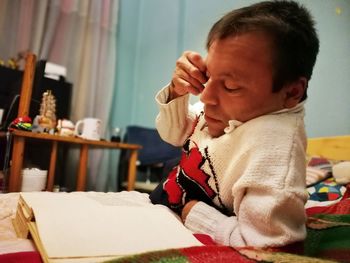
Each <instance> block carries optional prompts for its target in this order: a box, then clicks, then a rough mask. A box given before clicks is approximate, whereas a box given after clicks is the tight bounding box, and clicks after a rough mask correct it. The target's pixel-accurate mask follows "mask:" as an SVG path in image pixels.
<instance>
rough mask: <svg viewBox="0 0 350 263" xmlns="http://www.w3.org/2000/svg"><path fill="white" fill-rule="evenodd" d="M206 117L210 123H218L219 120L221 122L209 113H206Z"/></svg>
mask: <svg viewBox="0 0 350 263" xmlns="http://www.w3.org/2000/svg"><path fill="white" fill-rule="evenodd" d="M204 119H205V120H206V121H207V122H209V123H217V122H220V121H219V120H217V119H215V118H212V117H210V116H208V115H207V114H204Z"/></svg>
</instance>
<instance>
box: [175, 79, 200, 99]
mask: <svg viewBox="0 0 350 263" xmlns="http://www.w3.org/2000/svg"><path fill="white" fill-rule="evenodd" d="M172 83H173V85H174V87H176V88H175V91H176V92H177V93H178V94H185V93H191V94H193V95H199V94H200V93H201V92H202V90H203V87H196V86H193V85H192V84H191V83H189V82H188V81H187V80H185V79H182V78H174V79H173V81H172Z"/></svg>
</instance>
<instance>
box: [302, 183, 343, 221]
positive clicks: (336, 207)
mask: <svg viewBox="0 0 350 263" xmlns="http://www.w3.org/2000/svg"><path fill="white" fill-rule="evenodd" d="M346 188H347V189H346V191H345V193H344V195H343V198H342V199H341V200H340V201H339V202H337V203H335V204H333V205H329V206H315V207H310V208H307V209H306V214H307V215H308V216H312V215H315V214H333V215H347V214H350V184H348V185H347V186H346Z"/></svg>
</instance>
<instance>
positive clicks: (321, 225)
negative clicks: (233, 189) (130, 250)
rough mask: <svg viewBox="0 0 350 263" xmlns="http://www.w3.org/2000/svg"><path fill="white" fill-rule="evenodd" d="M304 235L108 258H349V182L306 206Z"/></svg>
mask: <svg viewBox="0 0 350 263" xmlns="http://www.w3.org/2000/svg"><path fill="white" fill-rule="evenodd" d="M306 212H307V215H308V221H307V238H306V239H305V241H304V242H300V243H296V244H292V245H289V246H286V247H283V248H268V249H260V248H253V247H244V248H233V247H229V246H217V245H207V246H200V247H190V248H183V249H170V250H163V251H153V252H148V253H143V254H138V255H133V256H128V257H123V258H118V259H115V260H111V261H108V262H110V263H111V262H115V263H129V262H133V263H135V262H140V263H141V262H142V263H146V262H152V263H163V262H176V263H183V262H192V263H203V262H213V263H214V262H215V263H218V262H223V263H225V262H235V263H236V262H238V263H239V262H293V263H294V262H305V263H306V262H320V263H321V262H350V184H349V185H347V187H346V191H345V193H344V195H343V196H342V198H341V200H339V201H338V202H336V203H333V204H332V205H328V206H315V207H311V208H308V209H307V211H306Z"/></svg>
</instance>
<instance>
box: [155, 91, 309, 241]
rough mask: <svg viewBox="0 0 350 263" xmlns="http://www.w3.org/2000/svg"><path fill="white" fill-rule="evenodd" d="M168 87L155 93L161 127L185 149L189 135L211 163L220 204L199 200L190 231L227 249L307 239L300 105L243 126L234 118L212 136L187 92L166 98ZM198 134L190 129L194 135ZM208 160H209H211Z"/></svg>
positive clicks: (166, 136)
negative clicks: (215, 136) (230, 213)
mask: <svg viewBox="0 0 350 263" xmlns="http://www.w3.org/2000/svg"><path fill="white" fill-rule="evenodd" d="M168 96H169V90H168V88H167V87H165V88H164V89H162V90H161V91H160V92H159V93H158V94H157V96H156V100H157V102H158V104H159V108H160V112H159V115H158V116H157V119H156V126H157V129H158V131H159V133H160V136H161V137H162V138H163V139H164V140H165V141H167V142H169V143H171V144H173V145H177V146H180V145H182V144H183V143H184V141H185V140H186V139H187V138H188V136H189V135H191V136H190V137H189V139H190V145H189V146H190V148H192V147H198V149H199V151H200V153H201V154H202V156H206V161H205V162H204V164H203V165H202V166H201V169H203V171H204V172H205V173H206V174H209V175H210V177H209V180H208V185H209V186H210V188H211V189H213V190H214V191H215V193H216V196H215V198H214V199H213V201H214V204H215V205H216V206H217V207H220V208H223V206H224V207H225V208H226V209H228V210H229V211H230V212H233V213H234V214H235V216H226V215H224V214H223V213H221V212H220V211H219V210H217V209H215V208H214V207H212V206H210V205H207V204H206V203H204V202H198V203H197V204H196V205H195V206H194V207H193V208H192V209H191V211H190V213H189V214H188V216H187V218H186V222H185V225H186V227H188V228H189V229H191V230H192V231H193V232H196V233H204V234H208V235H210V236H211V237H212V238H213V239H214V241H216V242H217V243H218V244H222V245H230V246H259V247H266V246H283V245H286V244H289V243H292V242H295V241H300V240H303V239H304V238H305V235H306V229H305V219H306V217H305V210H304V204H305V202H306V200H307V193H306V190H305V147H306V136H305V130H304V122H303V117H304V108H303V105H302V104H299V105H297V106H296V107H295V108H293V109H285V110H281V111H278V112H274V113H271V114H267V115H264V116H261V117H258V118H255V119H252V120H250V121H247V122H245V123H240V122H238V121H234V120H232V121H230V122H229V126H228V127H227V128H226V129H225V134H224V135H222V136H220V137H218V138H212V137H211V136H210V135H209V133H208V130H207V127H206V123H205V120H204V118H203V115H202V116H201V117H200V118H199V120H198V122H197V125H196V126H195V128H194V130H193V125H194V122H195V119H196V116H198V111H197V112H196V111H194V110H193V108H191V106H190V107H189V102H188V100H189V96H188V95H186V96H182V97H179V98H176V99H174V100H172V101H170V102H169V103H168V102H167V101H168ZM192 131H193V133H192ZM210 163H211V164H210Z"/></svg>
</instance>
